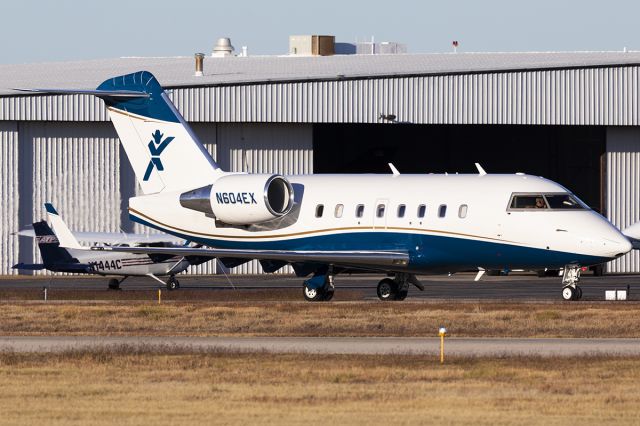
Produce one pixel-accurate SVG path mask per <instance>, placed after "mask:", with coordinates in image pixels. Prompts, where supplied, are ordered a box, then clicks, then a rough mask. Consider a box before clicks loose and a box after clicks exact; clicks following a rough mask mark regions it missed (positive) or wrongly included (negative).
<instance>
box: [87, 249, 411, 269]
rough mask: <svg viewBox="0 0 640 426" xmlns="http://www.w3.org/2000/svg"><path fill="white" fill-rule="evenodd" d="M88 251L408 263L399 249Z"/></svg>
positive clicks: (361, 264) (380, 265)
mask: <svg viewBox="0 0 640 426" xmlns="http://www.w3.org/2000/svg"><path fill="white" fill-rule="evenodd" d="M91 250H99V251H115V252H124V253H139V254H172V255H179V256H204V257H211V258H214V257H217V258H236V259H257V260H279V261H284V262H288V263H295V262H307V263H330V264H333V265H340V266H353V267H368V268H389V267H403V266H406V265H407V264H408V263H409V254H408V253H407V252H403V251H384V250H383V251H369V250H360V251H355V250H338V251H317V250H237V249H217V248H198V247H91Z"/></svg>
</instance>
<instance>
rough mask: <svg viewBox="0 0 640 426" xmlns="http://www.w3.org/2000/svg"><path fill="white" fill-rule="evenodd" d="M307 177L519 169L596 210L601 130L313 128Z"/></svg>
mask: <svg viewBox="0 0 640 426" xmlns="http://www.w3.org/2000/svg"><path fill="white" fill-rule="evenodd" d="M313 149H314V164H313V169H314V173H390V170H389V167H388V166H387V163H393V164H394V165H395V166H396V167H397V168H398V170H400V172H401V173H444V172H448V173H456V172H458V173H477V170H476V168H475V166H474V163H476V162H477V163H480V164H481V165H482V167H483V168H484V169H485V170H486V171H487V172H488V173H516V172H523V173H527V174H531V175H537V176H544V177H546V178H548V179H551V180H554V181H556V182H558V183H560V184H562V185H564V186H565V187H567V188H568V189H569V190H571V191H572V192H574V193H575V194H576V195H578V197H580V198H581V199H582V200H583V201H585V202H586V203H587V204H588V205H589V206H591V207H592V208H593V209H594V210H596V211H602V207H603V204H604V201H605V200H604V199H603V195H602V194H603V188H602V187H603V176H604V170H603V167H604V162H603V159H604V154H605V151H606V127H604V126H523V125H508V126H506V125H421V124H393V123H389V124H315V125H314V126H313Z"/></svg>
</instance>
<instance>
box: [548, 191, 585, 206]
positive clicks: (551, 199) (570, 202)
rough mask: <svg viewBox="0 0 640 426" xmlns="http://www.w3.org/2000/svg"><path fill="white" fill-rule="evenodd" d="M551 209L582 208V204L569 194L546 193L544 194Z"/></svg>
mask: <svg viewBox="0 0 640 426" xmlns="http://www.w3.org/2000/svg"><path fill="white" fill-rule="evenodd" d="M544 198H546V199H547V202H548V203H549V207H550V208H552V209H583V208H584V206H582V204H581V203H580V202H579V201H578V200H577V199H576V198H574V197H572V196H571V195H570V194H547V195H545V196H544Z"/></svg>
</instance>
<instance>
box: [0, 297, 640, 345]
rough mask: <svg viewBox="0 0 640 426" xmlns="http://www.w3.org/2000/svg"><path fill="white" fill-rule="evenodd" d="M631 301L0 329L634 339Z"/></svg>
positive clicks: (22, 316) (182, 317) (7, 318)
mask: <svg viewBox="0 0 640 426" xmlns="http://www.w3.org/2000/svg"><path fill="white" fill-rule="evenodd" d="M639 311H640V305H639V304H637V303H627V304H607V303H579V304H571V303H560V302H559V303H471V302H456V303H451V302H435V303H423V302H416V303H411V302H404V303H378V302H370V301H368V302H366V301H365V302H339V303H320V304H312V303H305V302H217V303H212V302H203V303H186V302H171V303H165V304H162V305H158V304H156V303H153V302H115V301H113V302H104V303H95V302H86V303H70V302H64V303H41V302H5V303H2V304H0V335H45V334H46V335H82V334H88V335H174V336H175V335H177V336H180V335H191V336H434V335H435V334H436V332H437V329H438V327H439V326H440V325H445V326H446V327H447V329H448V330H449V333H450V335H451V336H456V337H640V315H639Z"/></svg>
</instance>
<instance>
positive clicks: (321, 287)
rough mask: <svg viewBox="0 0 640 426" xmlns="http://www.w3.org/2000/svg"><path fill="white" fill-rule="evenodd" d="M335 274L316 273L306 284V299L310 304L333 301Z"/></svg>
mask: <svg viewBox="0 0 640 426" xmlns="http://www.w3.org/2000/svg"><path fill="white" fill-rule="evenodd" d="M334 292H335V286H334V285H333V273H331V272H327V273H315V274H314V275H313V277H311V278H310V279H308V280H306V281H305V282H304V298H305V300H307V301H309V302H328V301H329V300H331V299H333V293H334Z"/></svg>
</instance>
